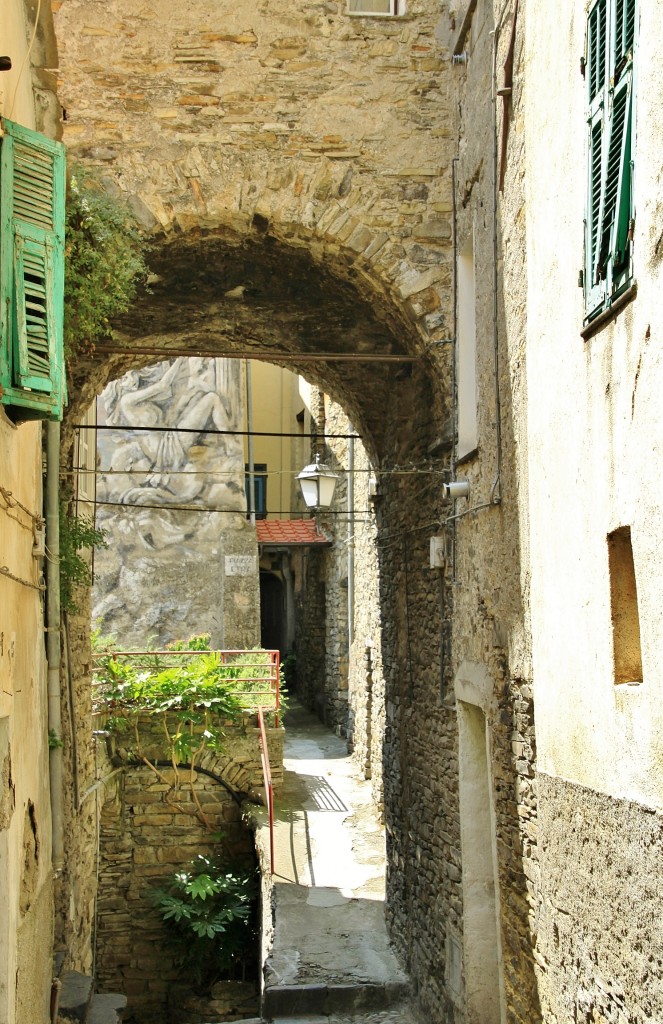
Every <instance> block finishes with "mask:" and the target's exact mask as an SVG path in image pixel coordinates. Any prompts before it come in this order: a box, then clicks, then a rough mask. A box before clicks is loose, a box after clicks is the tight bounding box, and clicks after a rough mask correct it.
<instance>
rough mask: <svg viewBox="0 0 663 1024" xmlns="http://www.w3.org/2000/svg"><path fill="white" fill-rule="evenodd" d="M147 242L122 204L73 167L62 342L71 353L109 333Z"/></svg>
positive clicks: (142, 272)
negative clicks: (112, 320)
mask: <svg viewBox="0 0 663 1024" xmlns="http://www.w3.org/2000/svg"><path fill="white" fill-rule="evenodd" d="M145 253H146V242H145V240H144V239H143V238H142V237H141V235H140V234H139V232H138V229H137V226H136V224H135V222H134V220H133V218H132V216H131V213H130V211H129V209H128V208H127V206H126V204H125V203H124V202H123V201H122V200H120V199H118V198H117V197H116V196H114V195H112V194H111V193H110V192H109V191H108V189H107V188H106V187H105V186H104V183H103V182H102V181H101V179H100V178H99V177H98V176H97V175H96V174H94V173H93V172H92V171H90V170H87V169H85V168H83V167H79V166H75V167H74V168H73V169H72V170H71V173H70V177H69V184H68V189H67V209H66V222H65V301H64V345H65V352H66V353H67V355H69V356H71V355H73V354H75V353H77V352H90V351H92V350H93V349H94V346H95V345H96V344H97V342H100V341H102V340H103V339H104V338H107V337H109V335H110V333H111V319H112V318H113V317H114V316H117V315H118V314H119V313H124V312H126V310H128V309H129V307H130V305H131V302H132V300H133V298H134V296H135V294H136V289H137V286H138V284H139V283H140V281H141V280H143V279H144V278H145V276H146V272H147V270H146V265H145Z"/></svg>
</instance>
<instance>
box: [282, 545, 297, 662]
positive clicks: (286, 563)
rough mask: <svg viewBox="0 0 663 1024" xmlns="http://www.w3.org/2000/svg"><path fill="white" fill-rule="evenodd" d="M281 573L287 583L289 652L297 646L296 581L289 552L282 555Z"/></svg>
mask: <svg viewBox="0 0 663 1024" xmlns="http://www.w3.org/2000/svg"><path fill="white" fill-rule="evenodd" d="M281 573H282V575H283V580H284V582H285V649H286V652H289V651H292V650H293V648H294V646H295V581H294V577H293V574H292V566H291V565H290V552H289V551H284V552H283V554H282V555H281Z"/></svg>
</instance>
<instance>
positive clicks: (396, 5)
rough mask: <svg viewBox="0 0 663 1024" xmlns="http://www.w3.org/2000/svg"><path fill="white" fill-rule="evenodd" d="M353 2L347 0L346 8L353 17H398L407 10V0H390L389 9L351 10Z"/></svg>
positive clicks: (359, 1)
mask: <svg viewBox="0 0 663 1024" xmlns="http://www.w3.org/2000/svg"><path fill="white" fill-rule="evenodd" d="M351 2H352V0H346V6H345V9H346V14H349V15H350V17H352V18H398V17H399V16H400V15H402V14H403V13H404V10H405V0H388V3H389V10H388V11H352V10H350V4H351ZM355 2H356V3H361V2H362V0H355Z"/></svg>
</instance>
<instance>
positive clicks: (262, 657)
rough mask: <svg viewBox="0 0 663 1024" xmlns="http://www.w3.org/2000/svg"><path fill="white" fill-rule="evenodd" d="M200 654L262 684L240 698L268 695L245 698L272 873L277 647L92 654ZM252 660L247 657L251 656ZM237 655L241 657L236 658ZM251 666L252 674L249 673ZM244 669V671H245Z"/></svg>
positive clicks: (244, 680)
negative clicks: (270, 731)
mask: <svg viewBox="0 0 663 1024" xmlns="http://www.w3.org/2000/svg"><path fill="white" fill-rule="evenodd" d="M201 654H217V655H218V656H219V659H220V661H221V664H222V665H229V666H234V667H235V668H237V669H238V670H240V674H239V675H238V676H237V677H236V678H237V681H238V682H241V683H242V684H245V683H256V684H257V685H260V686H261V687H262V688H260V689H258V688H256V689H253V690H244V689H243V690H242V691H241V698H242V702H244V701H245V699H246V698H247V697H255V698H265V697H267V698H268V703H267V704H265V703H264V702H263V700H256V701H248V702H247V709H249V708H250V710H253V711H256V712H257V714H258V728H259V743H260V760H261V763H262V776H263V780H264V783H265V799H266V801H267V811H268V814H269V865H270V871H271V873H272V874H274V789H273V786H272V770H271V768H270V764H269V747H268V745H267V728H266V726H265V715H266V714H273V715H274V726H275V727H276V728H278V725H279V711H280V699H281V691H280V679H281V675H280V668H281V664H280V654H279V652H278V651H246V650H235V651H167V650H166V651H108V652H106V653H103V652H102V653H100V654H95V655H94V657H95V658H96V659H98V658H102V657H111V658H113V659H116V658H128V657H140V658H152V657H154V658H155V659H162V660H163V661H165V660H166V658H171V657H174V658H178V657H196V655H201ZM252 658H253V659H255V660H251V659H252ZM240 659H241V660H240ZM248 670H252V671H253V673H254V674H250V673H249V672H248ZM247 673H248V674H247Z"/></svg>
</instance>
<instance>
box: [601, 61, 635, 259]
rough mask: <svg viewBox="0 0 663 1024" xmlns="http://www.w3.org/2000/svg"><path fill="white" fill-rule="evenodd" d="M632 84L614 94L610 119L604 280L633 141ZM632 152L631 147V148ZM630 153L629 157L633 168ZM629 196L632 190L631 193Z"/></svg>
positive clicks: (603, 216)
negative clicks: (625, 169) (620, 194)
mask: <svg viewBox="0 0 663 1024" xmlns="http://www.w3.org/2000/svg"><path fill="white" fill-rule="evenodd" d="M630 98H631V90H630V88H629V82H628V81H623V82H621V83H620V86H619V88H618V89H616V90H615V93H614V96H613V100H612V110H611V112H610V115H609V135H608V140H609V141H608V152H607V157H606V160H605V169H604V173H603V195H602V200H601V214H600V239H599V250H598V254H597V262H596V265H597V268H598V271H599V274H600V275H601V276H602V277H605V276H606V273H607V269H608V260H609V259H611V258H612V256H613V249H612V243H613V241H614V234H615V233H614V225H615V212H616V209H617V200H618V198H619V186H620V182H622V181H623V180H624V161H625V158H626V155H627V154H626V142H627V140H628V139H629V138H630V123H631V119H630V115H629V111H630ZM629 149H630V147H629ZM630 156H631V155H630V152H629V153H628V158H629V165H630ZM629 194H630V189H629Z"/></svg>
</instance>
